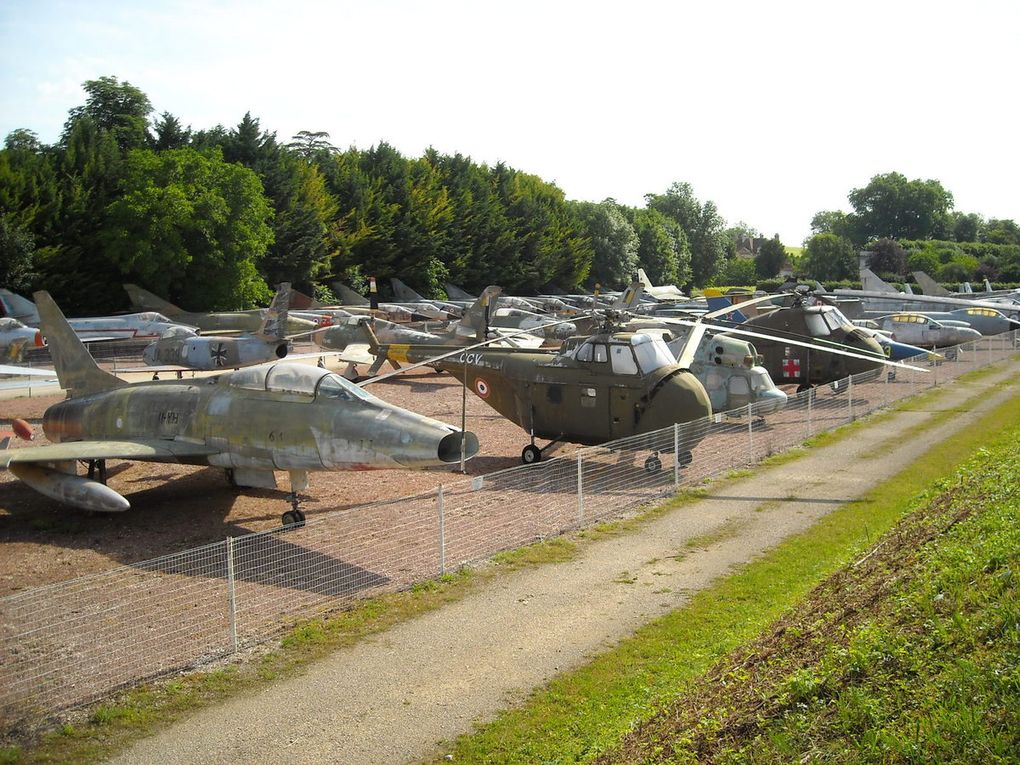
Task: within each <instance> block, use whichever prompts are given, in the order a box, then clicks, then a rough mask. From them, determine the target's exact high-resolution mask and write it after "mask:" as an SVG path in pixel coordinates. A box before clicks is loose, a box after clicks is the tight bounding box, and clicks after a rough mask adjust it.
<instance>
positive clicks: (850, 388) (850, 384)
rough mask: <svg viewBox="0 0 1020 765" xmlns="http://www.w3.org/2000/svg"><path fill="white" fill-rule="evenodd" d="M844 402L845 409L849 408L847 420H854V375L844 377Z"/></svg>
mask: <svg viewBox="0 0 1020 765" xmlns="http://www.w3.org/2000/svg"><path fill="white" fill-rule="evenodd" d="M846 403H847V409H848V410H849V418H850V419H848V420H847V422H853V421H854V376H853V375H850V376H849V377H848V378H846Z"/></svg>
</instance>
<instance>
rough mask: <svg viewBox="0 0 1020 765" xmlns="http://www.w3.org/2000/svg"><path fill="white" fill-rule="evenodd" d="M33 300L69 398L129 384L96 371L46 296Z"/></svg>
mask: <svg viewBox="0 0 1020 765" xmlns="http://www.w3.org/2000/svg"><path fill="white" fill-rule="evenodd" d="M32 297H34V298H35V304H36V306H38V308H39V323H40V326H41V328H42V331H43V334H44V335H45V336H46V341H47V343H48V345H49V348H50V356H51V358H52V359H53V368H54V370H56V373H57V380H59V381H60V387H61V388H63V389H64V390H66V391H68V393H69V394H70V395H71V398H76V397H78V396H85V395H88V394H90V393H99V392H101V391H104V390H113V389H114V388H122V387H124V386H125V385H127V384H128V383H126V382H124V381H123V380H121V379H120V378H119V377H117V376H115V375H112V374H110V373H109V372H107V371H105V370H102V369H100V368H99V365H98V364H96V362H95V359H93V358H92V356H91V355H90V354H89V352H88V350H87V349H86V348H85V346H84V345H82V342H81V340H79V339H78V335H76V334H75V333H74V330H73V329H71V325H70V324H68V323H67V319H65V318H64V314H63V313H61V311H60V309H59V308H58V307H57V304H56V303H55V302H54V300H53V298H51V297H50V294H49V293H48V292H36V293H35V294H34V295H32Z"/></svg>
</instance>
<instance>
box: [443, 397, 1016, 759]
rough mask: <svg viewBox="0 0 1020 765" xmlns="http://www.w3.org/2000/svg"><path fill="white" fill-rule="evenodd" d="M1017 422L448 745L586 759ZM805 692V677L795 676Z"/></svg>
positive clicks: (839, 516) (1000, 420) (937, 459)
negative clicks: (800, 681) (971, 455)
mask: <svg viewBox="0 0 1020 765" xmlns="http://www.w3.org/2000/svg"><path fill="white" fill-rule="evenodd" d="M1018 423H1020V399H1013V400H1011V401H1009V402H1008V403H1006V404H1004V405H1003V406H1001V407H998V408H997V409H996V410H995V411H994V412H992V413H990V414H988V415H986V416H984V417H982V418H980V419H979V420H977V421H975V422H974V423H973V424H971V425H970V426H969V427H967V428H966V429H965V430H963V431H962V432H960V433H958V434H957V435H956V436H954V438H952V439H950V440H948V441H946V442H944V443H942V444H940V445H938V446H936V447H935V448H934V449H933V450H931V451H930V452H929V453H927V454H926V455H925V456H924V457H923V458H922V459H920V460H918V461H917V462H916V463H915V464H913V465H912V466H910V467H909V468H908V469H906V470H904V471H903V472H902V473H901V474H900V475H898V476H896V477H895V478H894V479H891V480H890V481H888V482H885V483H884V484H883V485H882V486H880V487H878V488H876V489H875V490H874V491H872V492H870V493H869V494H868V495H866V496H865V497H863V498H862V499H861V500H859V501H857V502H853V503H850V504H848V505H845V506H843V507H841V508H839V509H837V510H835V511H833V512H832V513H830V514H829V515H827V516H826V517H825V518H823V519H822V520H820V521H819V522H818V523H817V524H816V525H814V526H813V527H812V528H811V529H809V530H808V531H807V532H805V533H803V534H800V535H798V536H796V537H794V538H790V539H788V540H786V541H785V542H783V543H782V544H781V545H779V546H778V547H777V548H775V549H774V550H772V551H771V552H769V553H767V554H766V555H764V556H763V557H762V558H760V559H758V560H756V561H754V562H753V563H751V564H749V565H747V566H746V567H744V568H743V569H742V570H740V571H739V572H738V573H736V574H734V575H732V576H730V577H727V578H726V579H725V580H723V581H721V582H719V583H718V584H717V585H715V586H713V587H712V588H710V589H709V590H705V591H702V592H700V593H698V594H696V595H695V596H694V597H693V598H692V599H691V602H690V604H689V605H688V606H687V607H685V608H683V609H680V610H677V611H675V612H673V613H671V614H668V615H667V616H665V617H662V618H660V619H658V620H656V621H654V622H652V623H650V624H648V625H646V626H645V627H643V628H641V629H640V630H638V631H637V633H636V634H635V635H634V636H633V637H632V638H630V639H628V640H626V641H624V642H623V643H621V645H620V646H619V647H618V648H616V649H614V650H612V651H610V652H607V653H606V654H603V655H601V656H599V657H597V658H596V659H595V660H594V661H593V662H592V663H591V664H589V665H587V666H585V667H582V668H580V669H578V670H576V671H573V672H569V673H566V674H564V675H562V676H560V677H558V678H556V679H555V680H553V681H552V682H551V683H550V684H549V685H548V686H547V687H545V688H543V689H541V690H538V691H536V692H534V693H533V694H532V695H531V697H530V698H529V699H528V701H527V702H526V703H525V704H523V705H522V706H520V707H517V708H515V709H511V710H508V711H506V712H505V713H503V714H501V715H500V716H499V717H498V718H497V719H496V720H495V721H493V722H491V723H489V724H486V725H483V726H481V727H480V728H479V729H478V731H477V732H476V733H474V734H471V735H468V736H464V737H461V738H460V739H458V740H457V741H456V742H455V743H454V744H453V745H452V746H451V747H450V748H449V750H448V751H449V753H450V754H451V755H452V757H453V761H455V762H461V763H463V762H500V763H533V762H556V763H564V762H586V761H590V760H592V759H593V758H594V757H596V756H597V755H598V754H599V753H601V752H604V751H606V750H608V749H610V748H611V747H613V746H615V745H616V744H617V743H618V742H619V741H620V739H621V737H622V736H623V735H624V734H625V733H627V731H628V730H630V729H631V727H632V726H633V725H634V724H635V723H636V722H638V721H641V720H643V719H646V718H648V717H650V716H651V715H652V714H653V713H654V712H655V711H656V710H657V709H659V708H661V707H663V706H664V705H666V704H668V703H669V702H670V700H671V699H673V698H674V697H675V695H676V693H677V689H679V688H682V687H683V686H684V684H685V683H687V682H690V681H691V680H692V679H694V678H696V677H698V676H699V675H701V674H702V673H704V672H705V671H706V670H707V669H708V668H709V667H710V666H711V665H713V664H714V663H715V662H717V661H718V660H719V659H720V658H721V657H723V656H725V655H726V654H728V653H729V652H730V651H732V650H733V649H735V648H736V647H738V646H740V645H741V644H743V643H745V642H747V641H749V640H751V639H753V638H754V637H756V636H757V635H759V634H760V633H762V632H763V630H764V629H765V628H766V627H767V626H768V625H769V624H770V623H772V622H773V621H774V620H775V619H777V618H778V617H779V616H780V615H781V614H782V613H784V612H785V611H786V610H787V609H788V608H790V607H791V606H792V605H794V604H795V603H797V602H798V601H799V600H800V599H801V598H803V597H804V596H805V595H806V594H807V593H808V592H809V591H810V590H811V589H812V588H813V587H814V586H815V585H816V584H818V583H819V582H820V581H821V580H822V579H823V578H825V577H826V576H827V575H829V574H830V573H831V572H833V571H835V570H836V569H838V568H839V567H840V566H842V565H844V564H845V563H847V562H848V561H850V560H852V559H853V558H854V556H856V555H859V554H860V552H861V551H862V550H864V549H866V548H867V547H868V546H869V545H871V544H872V543H873V542H874V541H875V540H876V538H877V537H878V536H879V535H881V534H882V533H884V532H885V531H887V530H888V529H890V528H891V527H892V526H893V525H894V524H895V523H896V522H897V521H898V520H899V519H900V518H901V517H902V516H903V514H904V513H905V512H906V509H907V508H909V507H910V506H911V503H912V502H913V501H914V499H915V498H916V497H917V495H919V494H922V493H924V491H925V490H926V489H927V488H928V487H930V486H931V485H932V484H934V483H936V482H937V481H938V480H939V479H940V478H942V477H943V476H945V475H947V474H948V473H950V472H952V471H953V470H955V468H956V467H957V466H958V465H959V464H960V463H962V462H963V461H964V460H965V459H966V458H967V457H968V456H969V455H970V454H971V453H972V452H974V451H975V450H977V449H979V448H981V447H982V446H983V445H984V444H985V443H987V442H988V441H989V439H991V438H994V437H995V436H996V435H997V434H999V433H1001V432H1003V430H1004V429H1005V428H1007V427H1016V426H1017V424H1018ZM801 680H802V681H803V684H804V685H805V687H806V688H810V678H807V677H805V678H801Z"/></svg>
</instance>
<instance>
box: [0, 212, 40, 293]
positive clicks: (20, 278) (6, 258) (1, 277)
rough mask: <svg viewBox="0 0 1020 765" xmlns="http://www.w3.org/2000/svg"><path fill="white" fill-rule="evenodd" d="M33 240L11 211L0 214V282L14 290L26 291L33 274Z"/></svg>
mask: <svg viewBox="0 0 1020 765" xmlns="http://www.w3.org/2000/svg"><path fill="white" fill-rule="evenodd" d="M34 251H35V241H34V240H33V239H32V235H31V234H30V233H29V232H28V231H27V230H26V229H25V228H24V226H22V225H21V224H20V223H18V221H17V220H16V219H15V216H14V214H13V213H8V214H5V215H0V284H2V285H3V286H4V287H6V288H7V289H9V290H13V291H14V292H27V291H29V289H30V288H31V284H32V281H33V279H34V278H35V274H34V272H33V270H32V254H33V252H34Z"/></svg>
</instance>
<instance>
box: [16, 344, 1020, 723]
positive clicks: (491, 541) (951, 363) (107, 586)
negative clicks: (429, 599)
mask: <svg viewBox="0 0 1020 765" xmlns="http://www.w3.org/2000/svg"><path fill="white" fill-rule="evenodd" d="M1018 342H1020V337H1018V334H1017V333H1012V334H1007V335H999V336H994V337H990V338H982V339H981V340H978V341H975V342H973V343H970V344H968V345H967V346H962V347H960V348H959V349H958V350H957V352H956V354H955V358H954V359H953V360H946V361H941V362H935V361H933V360H930V359H928V358H927V357H919V358H917V359H914V363H915V364H916V365H918V366H921V367H923V368H924V369H926V370H927V373H924V372H917V371H910V370H896V372H895V373H894V374H893V373H887V372H885V371H883V372H881V373H880V374H876V373H874V372H872V373H868V374H864V375H858V376H855V377H853V378H847V379H845V380H841V381H839V383H837V384H834V385H832V386H826V387H820V388H814V389H811V390H807V391H804V392H802V393H797V394H795V395H791V396H790V397H789V400H788V402H787V404H786V406H785V408H783V409H782V410H781V411H779V412H773V413H769V414H768V416H767V417H765V416H762V414H761V413H760V412H759V411H757V409H756V406H755V405H754V404H751V405H749V406H747V407H744V408H742V409H737V410H734V411H731V412H725V413H720V414H716V415H714V416H712V417H710V418H705V419H703V420H698V421H696V422H690V423H685V424H682V425H675V426H673V427H669V428H665V429H663V430H660V431H656V432H653V433H647V434H643V435H640V436H634V437H631V438H626V439H621V440H618V441H613V442H611V443H607V444H603V445H601V446H594V447H587V448H583V449H580V450H578V451H577V452H575V453H574V454H571V455H569V456H563V457H559V458H552V459H548V460H545V461H542V462H539V463H536V464H533V465H528V466H522V467H518V468H511V469H508V470H503V471H500V472H497V473H491V474H488V475H484V476H477V477H474V478H469V479H465V480H462V481H458V482H455V483H451V484H448V485H445V486H441V487H439V489H438V491H435V492H429V493H426V494H419V495H415V496H410V497H403V498H401V499H397V500H392V501H386V502H379V503H374V504H371V505H366V506H362V507H359V508H351V509H343V510H336V511H334V512H330V513H324V514H321V515H317V516H316V517H315V518H314V519H312V520H309V521H308V522H307V524H306V525H304V526H303V527H299V528H298V527H290V528H284V529H277V530H273V531H269V532H262V533H257V534H250V535H246V536H241V537H233V538H228V539H226V540H224V541H223V542H219V543H216V544H210V545H206V546H204V547H199V548H196V549H193V550H188V551H185V552H181V553H177V554H174V555H168V556H165V557H161V558H157V559H154V560H150V561H147V562H144V563H138V564H134V565H130V566H123V567H119V568H115V569H112V570H110V571H107V572H105V573H102V574H98V575H93V576H88V577H82V578H79V579H74V580H70V581H67V582H63V583H60V584H55V585H50V586H46V587H39V588H36V589H32V590H27V591H24V592H21V593H17V594H15V595H11V596H8V597H5V598H2V599H0V720H2V723H3V727H5V728H6V727H10V726H11V725H14V724H16V723H17V722H18V721H19V720H23V719H26V718H38V717H39V716H41V715H45V714H49V713H53V712H55V711H58V710H61V709H65V708H69V707H72V706H75V705H80V704H83V703H87V702H90V701H94V700H96V699H98V698H101V697H103V696H104V695H107V694H109V693H110V692H111V691H113V690H115V689H117V688H120V687H124V686H126V685H130V684H133V683H137V682H138V681H140V680H143V679H146V678H151V677H155V676H158V675H162V674H166V673H168V672H171V671H174V670H179V669H183V668H188V667H194V666H197V665H201V664H202V663H205V662H208V661H209V660H212V659H215V658H219V657H223V656H225V655H229V654H230V653H232V652H234V651H237V650H239V649H241V648H243V647H245V646H249V645H253V644H256V643H259V642H263V641H265V640H267V639H269V638H271V637H273V636H274V635H278V634H280V632H281V630H282V629H284V628H285V627H286V626H287V625H289V624H292V623H293V622H294V621H295V620H297V619H300V618H306V617H311V616H313V615H316V614H319V613H322V612H323V611H327V610H333V609H341V608H344V607H348V606H350V605H351V604H352V603H354V602H355V601H357V600H358V599H360V598H365V597H368V596H372V595H376V594H379V593H383V592H392V591H396V590H400V589H405V588H407V587H409V586H411V585H412V584H414V583H417V582H421V581H423V580H427V579H430V578H433V577H436V576H438V575H440V574H442V573H444V572H447V571H451V570H454V569H456V568H458V567H460V566H463V565H465V564H469V563H472V562H477V561H481V560H484V559H486V558H488V557H490V556H492V555H493V554H495V553H497V552H499V551H501V550H505V549H510V548H514V547H519V546H521V545H523V544H527V543H529V542H532V541H535V540H539V539H543V538H547V537H550V536H554V535H557V534H562V533H564V532H566V531H569V530H571V529H576V528H578V527H581V526H584V525H587V524H591V523H595V522H598V521H600V520H603V519H607V518H612V517H616V516H619V515H620V514H622V513H626V512H629V511H632V510H634V509H635V508H636V507H638V506H640V505H643V504H646V503H648V502H651V501H653V500H655V499H657V498H660V497H663V496H666V495H670V494H672V493H674V492H675V491H676V490H677V489H679V488H681V487H683V486H693V485H696V484H698V483H700V482H702V481H703V480H705V479H707V478H710V477H712V476H716V475H719V474H721V473H724V472H726V471H729V470H732V469H734V468H743V467H746V466H749V465H753V464H756V463H758V462H760V461H761V460H763V459H764V458H766V457H768V456H769V455H771V454H775V453H777V452H780V451H783V450H784V449H787V448H790V447H791V446H795V445H797V444H800V443H801V442H802V441H804V440H805V439H806V438H808V437H810V436H812V435H814V434H817V433H819V432H822V431H826V430H831V429H832V428H835V427H837V426H839V425H843V424H845V423H848V422H852V421H853V420H855V419H857V418H859V417H862V416H864V415H866V414H869V413H871V412H873V411H875V410H877V409H881V408H883V407H886V406H888V405H890V404H892V403H893V402H896V401H899V400H901V399H903V398H905V397H908V396H911V395H913V394H915V393H917V392H919V391H921V390H926V389H929V388H931V387H933V386H936V385H941V384H943V383H945V382H947V381H949V380H951V379H952V378H954V377H957V376H959V375H960V374H963V373H966V372H969V371H972V370H974V369H977V368H980V367H981V366H984V365H987V364H990V363H993V362H996V361H1000V360H1002V359H1005V358H1008V357H1010V356H1011V355H1013V354H1015V353H1016V351H1017V347H1018Z"/></svg>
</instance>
